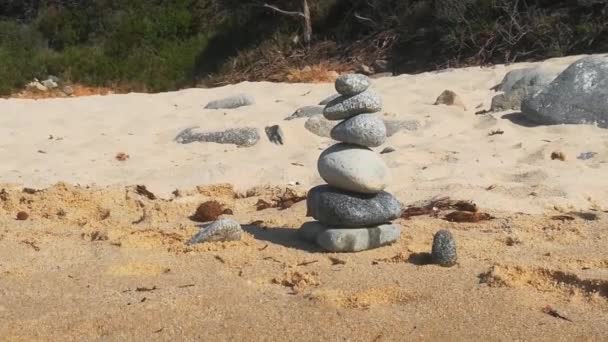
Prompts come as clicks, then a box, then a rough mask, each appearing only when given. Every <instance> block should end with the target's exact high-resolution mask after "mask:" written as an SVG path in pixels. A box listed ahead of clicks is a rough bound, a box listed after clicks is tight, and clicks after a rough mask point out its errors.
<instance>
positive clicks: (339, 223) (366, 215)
mask: <svg viewBox="0 0 608 342" xmlns="http://www.w3.org/2000/svg"><path fill="white" fill-rule="evenodd" d="M306 205H307V209H308V216H311V217H313V218H314V219H316V220H318V221H319V222H321V223H323V224H324V225H327V226H330V227H331V226H333V227H350V228H357V227H369V226H375V225H380V224H384V223H387V222H390V221H392V220H395V219H397V218H399V216H401V212H402V206H401V203H399V201H398V200H397V199H396V198H395V197H394V196H393V195H391V194H389V193H388V192H385V191H382V192H379V193H377V194H372V195H369V194H360V193H355V192H349V191H343V190H339V189H336V188H333V187H331V186H329V185H320V186H316V187H314V188H312V189H310V191H309V192H308V195H307V198H306Z"/></svg>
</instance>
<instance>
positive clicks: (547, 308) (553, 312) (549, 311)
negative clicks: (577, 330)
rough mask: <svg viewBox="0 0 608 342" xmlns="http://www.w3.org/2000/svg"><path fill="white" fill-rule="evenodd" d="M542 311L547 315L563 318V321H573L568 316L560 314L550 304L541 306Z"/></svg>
mask: <svg viewBox="0 0 608 342" xmlns="http://www.w3.org/2000/svg"><path fill="white" fill-rule="evenodd" d="M542 312H543V313H546V314H547V315H549V316H551V317H555V318H559V319H563V320H564V321H568V322H573V321H572V320H571V319H570V318H568V317H566V316H564V315H562V314H560V313H559V312H557V310H555V309H554V308H552V307H551V306H550V305H547V306H545V307H544V308H543V310H542Z"/></svg>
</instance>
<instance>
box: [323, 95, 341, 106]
mask: <svg viewBox="0 0 608 342" xmlns="http://www.w3.org/2000/svg"><path fill="white" fill-rule="evenodd" d="M340 96H342V95H340V94H333V95H331V96H329V97H327V98H325V99H324V100H323V101H321V102H319V105H321V106H325V105H327V104H328V103H330V102H331V101H333V100H335V99H337V98H338V97H340Z"/></svg>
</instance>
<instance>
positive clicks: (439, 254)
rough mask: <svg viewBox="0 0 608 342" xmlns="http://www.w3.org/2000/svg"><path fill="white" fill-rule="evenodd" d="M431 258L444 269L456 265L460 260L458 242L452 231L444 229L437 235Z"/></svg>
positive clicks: (434, 238)
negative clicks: (457, 248)
mask: <svg viewBox="0 0 608 342" xmlns="http://www.w3.org/2000/svg"><path fill="white" fill-rule="evenodd" d="M431 258H432V259H433V262H434V263H436V264H438V265H440V266H443V267H451V266H454V265H456V261H457V260H458V255H457V253H456V241H455V240H454V237H453V236H452V233H451V232H450V231H448V230H445V229H442V230H440V231H438V232H437V233H435V236H434V237H433V249H432V252H431Z"/></svg>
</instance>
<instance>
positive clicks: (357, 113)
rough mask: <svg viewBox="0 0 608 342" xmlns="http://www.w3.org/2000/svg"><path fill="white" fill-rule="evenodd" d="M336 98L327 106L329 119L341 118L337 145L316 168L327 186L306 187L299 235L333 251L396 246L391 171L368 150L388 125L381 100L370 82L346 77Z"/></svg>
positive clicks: (381, 140)
mask: <svg viewBox="0 0 608 342" xmlns="http://www.w3.org/2000/svg"><path fill="white" fill-rule="evenodd" d="M335 86H336V90H337V91H338V93H339V94H340V96H338V97H336V98H335V99H333V100H331V101H330V102H329V103H327V105H326V106H325V109H324V111H323V115H324V116H325V118H326V119H328V120H343V121H342V122H341V123H339V124H338V125H337V126H336V127H334V128H333V129H332V131H331V138H332V139H334V140H337V141H338V142H339V143H338V144H335V145H332V146H330V147H329V148H327V149H326V150H325V151H323V153H321V156H320V157H319V161H318V164H317V168H318V171H319V174H320V175H321V178H323V179H324V180H325V182H327V184H326V185H321V186H317V187H314V188H312V189H310V191H309V192H308V196H307V207H308V216H312V217H313V218H314V219H316V221H313V222H308V223H306V224H304V225H303V226H302V227H301V229H300V231H299V233H300V236H301V237H302V238H303V239H305V240H308V241H310V242H314V243H316V244H318V245H319V246H320V247H321V248H323V249H325V250H327V251H331V252H359V251H363V250H368V249H373V248H378V247H380V246H384V245H387V244H390V243H393V242H395V241H396V240H397V239H399V236H400V235H401V227H400V226H399V225H397V224H392V223H391V221H392V220H395V219H397V218H398V217H399V216H400V215H401V212H402V206H401V204H400V203H399V201H397V199H396V198H395V197H394V196H393V195H391V194H389V193H388V192H386V191H384V189H385V188H386V186H387V184H388V183H389V181H390V172H389V169H388V167H387V165H386V163H385V162H384V160H383V159H382V158H381V157H380V155H379V154H377V153H375V152H374V151H372V150H371V148H372V147H378V146H380V145H382V144H383V143H384V142H385V141H386V137H387V134H386V127H385V125H384V122H383V121H382V119H381V118H379V117H378V116H377V115H376V114H374V113H377V112H379V111H380V110H381V109H382V100H381V99H380V97H379V96H378V95H377V94H376V93H375V92H373V91H372V90H369V89H368V88H369V86H370V80H369V78H367V77H366V76H364V75H359V74H350V75H343V76H340V77H339V78H338V79H337V80H336V84H335Z"/></svg>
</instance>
